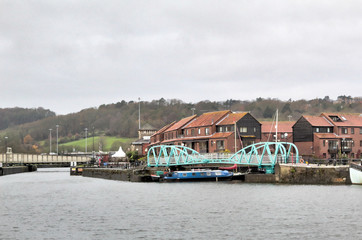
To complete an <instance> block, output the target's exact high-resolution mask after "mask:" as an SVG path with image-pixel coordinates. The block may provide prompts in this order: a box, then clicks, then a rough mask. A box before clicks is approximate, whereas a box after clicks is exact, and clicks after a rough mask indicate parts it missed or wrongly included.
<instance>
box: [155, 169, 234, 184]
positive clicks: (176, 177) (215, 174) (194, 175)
mask: <svg viewBox="0 0 362 240" xmlns="http://www.w3.org/2000/svg"><path fill="white" fill-rule="evenodd" d="M232 176H233V173H232V172H229V171H227V170H210V169H192V170H191V171H174V172H169V173H167V174H165V175H163V176H161V178H160V181H162V180H164V181H218V180H231V179H232Z"/></svg>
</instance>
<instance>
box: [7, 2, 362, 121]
mask: <svg viewBox="0 0 362 240" xmlns="http://www.w3.org/2000/svg"><path fill="white" fill-rule="evenodd" d="M361 63H362V1H358V0H355V1H350V0H345V1H339V0H338V1H333V0H326V1H321V0H310V1H309V0H301V1H298V0H293V1H290V0H273V1H270V0H248V1H246V0H238V1H236V0H235V1H228V0H226V1H215V0H202V1H200V0H183V1H170V0H165V1H158V0H152V1H150V0H144V1H140V0H129V1H126V0H102V1H101V0H97V1H95V0H84V1H83V0H51V1H49V0H43V1H41V0H0V84H1V85H0V86H1V92H0V96H1V97H0V99H1V100H0V108H7V107H24V108H37V107H43V108H46V109H50V110H52V111H54V112H56V113H57V114H68V113H73V112H78V111H80V110H82V109H85V108H91V107H98V106H99V105H102V104H110V103H116V102H120V101H122V100H125V101H138V98H141V101H152V100H156V99H160V98H165V99H179V100H182V101H184V102H187V103H196V102H198V101H202V100H210V101H225V100H227V99H234V100H254V99H256V98H258V97H262V98H278V99H280V100H288V99H292V100H299V99H314V98H323V97H324V96H329V97H330V98H331V99H336V98H337V96H340V95H347V96H349V95H350V96H352V97H360V96H361V95H362V94H361V90H362V87H361V80H360V78H361V76H362V67H361V66H362V65H361Z"/></svg>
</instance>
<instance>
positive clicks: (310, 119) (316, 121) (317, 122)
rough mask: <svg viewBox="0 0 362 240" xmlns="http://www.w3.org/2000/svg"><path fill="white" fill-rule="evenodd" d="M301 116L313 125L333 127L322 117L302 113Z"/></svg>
mask: <svg viewBox="0 0 362 240" xmlns="http://www.w3.org/2000/svg"><path fill="white" fill-rule="evenodd" d="M303 118H304V119H305V120H307V121H308V122H309V123H310V124H311V125H312V126H313V127H333V124H332V123H331V122H329V121H328V120H327V119H325V118H324V117H316V116H305V115H303Z"/></svg>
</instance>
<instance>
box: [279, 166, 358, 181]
mask: <svg viewBox="0 0 362 240" xmlns="http://www.w3.org/2000/svg"><path fill="white" fill-rule="evenodd" d="M275 180H276V182H278V183H289V184H351V180H350V177H349V166H348V165H347V166H345V165H341V166H318V165H308V164H294V165H291V164H281V165H277V166H276V168H275Z"/></svg>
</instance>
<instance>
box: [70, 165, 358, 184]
mask: <svg viewBox="0 0 362 240" xmlns="http://www.w3.org/2000/svg"><path fill="white" fill-rule="evenodd" d="M156 170H161V169H143V170H141V169H116V168H83V169H82V171H81V173H80V174H81V175H83V176H84V177H94V178H103V179H110V180H119V181H130V182H150V181H151V177H150V175H151V174H152V173H154V172H155V171H156ZM71 174H72V172H71ZM80 174H79V175H80ZM236 181H240V182H243V183H281V184H351V180H350V177H349V166H348V165H340V166H331V165H329V166H321V165H317V164H310V165H308V164H280V165H276V166H275V174H247V175H244V177H243V178H241V179H240V180H236Z"/></svg>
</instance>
